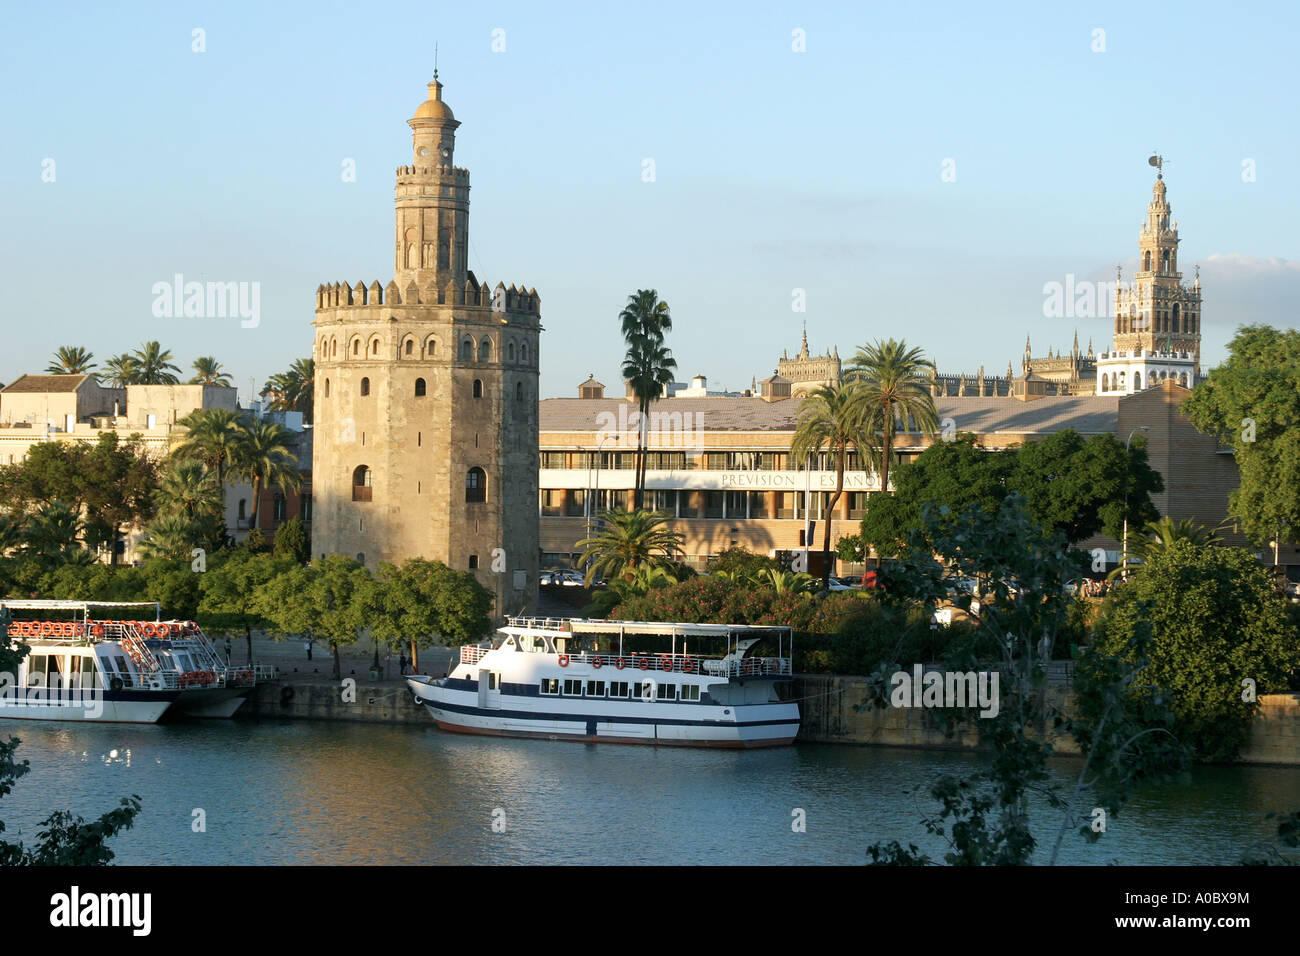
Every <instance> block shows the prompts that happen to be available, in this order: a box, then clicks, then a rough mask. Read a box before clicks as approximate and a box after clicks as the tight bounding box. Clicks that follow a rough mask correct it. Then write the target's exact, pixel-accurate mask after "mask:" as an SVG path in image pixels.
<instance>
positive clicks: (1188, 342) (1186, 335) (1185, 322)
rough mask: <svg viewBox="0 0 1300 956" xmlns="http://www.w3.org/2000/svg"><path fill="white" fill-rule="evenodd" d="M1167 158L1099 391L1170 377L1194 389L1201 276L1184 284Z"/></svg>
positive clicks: (1159, 162) (1118, 305)
mask: <svg viewBox="0 0 1300 956" xmlns="http://www.w3.org/2000/svg"><path fill="white" fill-rule="evenodd" d="M1163 162H1164V161H1163V159H1161V158H1160V157H1158V156H1153V157H1152V163H1153V165H1156V166H1157V167H1159V168H1160V170H1161V171H1160V172H1158V173H1157V174H1156V182H1155V186H1154V187H1153V189H1152V196H1151V202H1150V204H1149V205H1148V206H1147V218H1146V222H1144V223H1143V224H1142V232H1141V234H1140V235H1139V237H1138V271H1137V273H1136V274H1135V275H1134V277H1133V282H1132V284H1131V285H1128V286H1125V285H1124V283H1123V282H1122V281H1121V282H1119V283H1118V285H1119V288H1118V289H1117V291H1116V295H1115V331H1114V341H1113V344H1112V346H1111V351H1110V352H1109V353H1102V356H1101V358H1100V359H1099V361H1098V366H1097V376H1098V392H1099V393H1107V394H1109V393H1115V392H1120V393H1132V392H1135V391H1140V390H1141V389H1143V388H1149V387H1151V386H1153V385H1158V384H1159V383H1160V382H1161V381H1163V380H1165V379H1166V378H1173V379H1174V380H1175V381H1177V382H1178V383H1179V384H1181V385H1184V386H1186V387H1188V388H1190V387H1191V386H1192V385H1194V384H1195V382H1196V379H1197V378H1198V377H1199V375H1200V371H1201V280H1200V277H1199V276H1198V277H1197V278H1196V280H1195V281H1194V282H1193V283H1192V285H1191V286H1185V285H1183V282H1182V279H1183V274H1182V273H1181V272H1179V271H1178V243H1179V239H1178V221H1177V220H1176V219H1173V218H1171V213H1170V208H1169V201H1168V199H1166V197H1165V181H1164V172H1163Z"/></svg>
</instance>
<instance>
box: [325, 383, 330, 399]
mask: <svg viewBox="0 0 1300 956" xmlns="http://www.w3.org/2000/svg"><path fill="white" fill-rule="evenodd" d="M325 397H326V398H329V397H330V380H329V379H325Z"/></svg>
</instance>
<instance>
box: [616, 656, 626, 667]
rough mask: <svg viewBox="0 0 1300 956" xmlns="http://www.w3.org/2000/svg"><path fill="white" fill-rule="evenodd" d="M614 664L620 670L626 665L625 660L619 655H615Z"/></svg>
mask: <svg viewBox="0 0 1300 956" xmlns="http://www.w3.org/2000/svg"><path fill="white" fill-rule="evenodd" d="M614 666H615V667H616V668H617V669H618V670H622V669H623V668H624V667H627V661H625V660H623V658H621V657H616V658H614Z"/></svg>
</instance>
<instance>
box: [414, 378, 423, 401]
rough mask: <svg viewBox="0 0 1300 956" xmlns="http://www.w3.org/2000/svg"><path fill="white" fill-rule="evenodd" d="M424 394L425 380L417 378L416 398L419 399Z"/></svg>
mask: <svg viewBox="0 0 1300 956" xmlns="http://www.w3.org/2000/svg"><path fill="white" fill-rule="evenodd" d="M423 394H424V379H422V378H417V379H416V380H415V397H416V398H419V397H421V396H422V395H423Z"/></svg>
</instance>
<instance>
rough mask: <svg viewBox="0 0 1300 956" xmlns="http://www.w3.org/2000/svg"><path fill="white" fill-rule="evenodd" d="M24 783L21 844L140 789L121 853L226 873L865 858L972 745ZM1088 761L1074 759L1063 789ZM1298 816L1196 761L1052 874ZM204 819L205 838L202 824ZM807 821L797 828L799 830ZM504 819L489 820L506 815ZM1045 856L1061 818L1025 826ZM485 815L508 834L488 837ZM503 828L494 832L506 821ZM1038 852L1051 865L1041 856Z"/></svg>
mask: <svg viewBox="0 0 1300 956" xmlns="http://www.w3.org/2000/svg"><path fill="white" fill-rule="evenodd" d="M0 735H4V736H8V735H16V736H19V737H21V738H22V746H21V748H20V750H19V757H20V758H25V759H27V760H30V761H31V764H32V770H31V773H29V774H28V775H27V776H26V777H24V778H23V779H22V780H21V781H20V782H19V783H18V785H17V787H16V788H15V790H14V792H13V793H12V794H10V796H8V797H6V798H5V799H4V802H3V804H0V811H2V812H3V814H4V819H5V822H6V823H7V824H8V825H9V827H10V831H11V832H21V834H22V835H23V836H24V837H25V838H28V839H30V838H31V837H32V836H33V835H34V832H35V829H36V827H35V824H36V822H37V821H38V820H40V819H41V818H42V817H43V816H45V815H47V814H48V813H49V811H50V810H51V809H54V808H58V807H66V808H68V809H71V810H73V811H74V812H76V813H81V814H83V815H86V816H91V815H98V814H100V813H102V812H104V811H105V810H108V809H110V808H111V807H112V806H114V805H115V804H116V802H117V799H118V798H119V797H121V796H123V795H125V794H128V793H138V794H139V795H140V796H141V798H142V800H143V803H144V811H143V813H142V814H141V816H140V818H139V821H138V823H137V825H136V827H135V828H134V829H133V830H131V831H128V832H127V833H126V834H124V835H122V836H121V837H119V838H118V839H117V840H116V841H115V842H114V848H115V850H116V851H117V854H118V860H119V862H122V863H142V864H164V863H165V864H185V863H189V864H215V863H303V864H366V863H471V864H494V863H558V864H564V863H640V862H644V863H656V864H674V863H676V864H707V863H850V864H851V863H860V862H862V861H863V860H864V859H865V847H866V846H867V845H868V844H869V843H872V842H876V841H881V840H891V839H897V840H899V841H900V842H903V843H904V844H906V843H909V842H910V843H916V844H917V845H918V846H921V847H923V848H924V849H926V850H927V851H928V852H930V853H931V854H933V855H936V856H941V855H942V853H943V852H944V846H943V844H942V841H941V840H939V839H938V838H935V837H930V836H928V835H927V834H925V833H924V832H923V828H922V827H921V825H920V823H919V821H920V820H921V818H922V817H923V816H924V815H925V814H927V813H930V812H932V810H933V807H934V804H933V801H932V800H930V798H929V796H928V793H927V790H928V787H929V786H930V784H931V782H932V781H933V779H934V777H935V776H936V775H938V774H939V773H942V772H945V771H959V770H961V769H963V768H967V767H971V766H973V765H974V764H976V763H977V758H976V757H975V756H973V755H970V754H962V753H932V752H926V751H912V750H900V749H888V748H878V749H877V748H860V747H835V746H829V745H826V746H821V745H809V746H799V747H794V748H784V749H780V750H770V751H754V752H749V753H744V752H733V751H696V750H675V749H662V750H660V749H656V748H653V747H631V746H627V747H622V746H612V745H605V746H595V745H583V744H571V743H558V742H549V741H524V740H504V739H492V738H480V737H465V736H457V735H453V734H445V733H442V732H440V731H438V730H437V729H436V728H432V727H431V728H428V729H420V728H411V727H383V726H367V725H362V724H350V725H348V724H322V723H308V722H297V723H294V722H284V723H278V722H243V721H223V722H216V721H214V722H209V723H202V724H169V725H155V726H147V727H122V726H111V725H84V726H83V725H77V726H72V725H53V724H50V725H41V724H36V723H28V722H23V721H9V722H0ZM1077 768H1078V764H1077V763H1076V762H1073V761H1062V762H1061V763H1060V764H1059V766H1058V767H1057V769H1058V770H1059V772H1060V773H1061V774H1062V776H1064V777H1072V776H1073V774H1075V773H1077ZM1297 805H1300V768H1296V769H1293V768H1254V767H1232V768H1229V767H1212V768H1201V769H1198V770H1197V771H1195V772H1194V773H1193V774H1191V775H1190V776H1189V779H1188V781H1187V782H1184V783H1172V784H1165V785H1161V786H1158V787H1147V788H1146V789H1144V790H1142V791H1139V792H1138V794H1137V795H1136V796H1135V797H1134V799H1133V800H1132V801H1131V802H1130V804H1129V805H1128V806H1127V807H1126V808H1125V809H1124V811H1123V813H1122V814H1120V815H1119V816H1118V817H1112V818H1111V819H1110V820H1109V821H1108V823H1109V826H1108V832H1107V834H1106V836H1105V837H1104V838H1103V840H1102V841H1101V842H1100V843H1098V844H1096V845H1094V846H1088V845H1086V844H1084V843H1083V842H1082V841H1081V840H1080V838H1079V837H1077V836H1075V835H1074V834H1067V836H1066V838H1065V841H1064V844H1063V849H1062V861H1063V862H1067V863H1093V864H1102V863H1108V862H1111V861H1112V860H1119V861H1121V862H1127V863H1138V862H1141V863H1231V862H1235V861H1236V860H1237V859H1238V858H1239V857H1240V856H1241V854H1242V852H1244V851H1245V850H1246V849H1248V848H1249V847H1250V846H1251V845H1252V844H1255V843H1258V842H1259V841H1261V840H1264V839H1268V838H1270V837H1271V833H1270V829H1269V826H1268V825H1267V824H1266V823H1265V822H1264V820H1263V816H1264V814H1265V813H1266V812H1267V811H1269V810H1273V809H1287V810H1290V809H1294V808H1295V807H1296V806H1297ZM195 809H202V810H203V811H204V814H205V816H206V823H207V832H205V833H194V832H193V831H192V829H191V822H192V820H193V811H194V810H195ZM795 811H803V816H805V817H806V831H805V832H796V829H792V827H791V822H792V820H793V819H795V817H794V814H795ZM494 814H495V816H494ZM1034 819H1035V824H1036V826H1037V827H1039V829H1038V830H1037V835H1038V838H1039V840H1040V842H1041V843H1043V844H1045V845H1046V846H1047V847H1048V849H1050V845H1051V843H1052V841H1053V840H1054V839H1055V836H1056V824H1057V822H1058V820H1059V818H1057V817H1053V816H1051V815H1050V814H1049V812H1048V811H1047V810H1046V809H1045V808H1037V810H1036V815H1035V817H1034ZM494 820H495V821H496V823H497V827H496V828H495V829H494V826H493V823H494ZM502 824H504V829H502ZM1046 853H1047V851H1043V854H1042V855H1043V858H1044V859H1045V858H1046Z"/></svg>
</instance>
